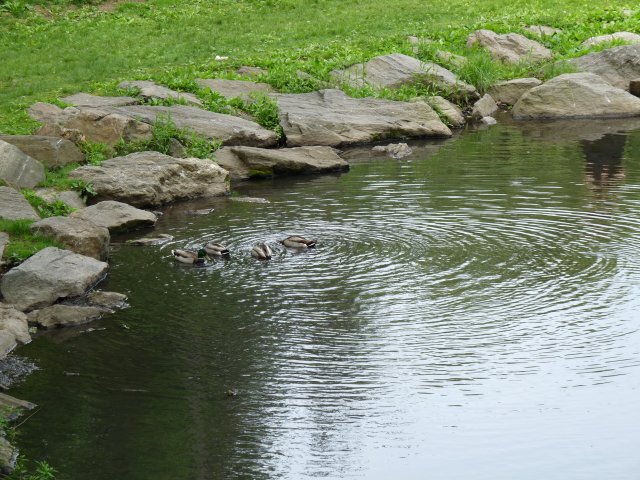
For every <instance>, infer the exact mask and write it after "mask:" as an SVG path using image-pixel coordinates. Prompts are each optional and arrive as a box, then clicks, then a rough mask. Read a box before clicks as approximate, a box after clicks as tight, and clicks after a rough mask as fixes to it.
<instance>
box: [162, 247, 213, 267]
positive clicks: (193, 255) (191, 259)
mask: <svg viewBox="0 0 640 480" xmlns="http://www.w3.org/2000/svg"><path fill="white" fill-rule="evenodd" d="M171 255H173V258H175V259H176V260H177V261H179V262H181V263H188V264H190V265H202V264H203V263H204V261H205V259H206V258H208V256H207V252H206V250H205V249H204V248H201V249H199V250H198V251H197V252H191V251H189V250H178V249H176V250H171Z"/></svg>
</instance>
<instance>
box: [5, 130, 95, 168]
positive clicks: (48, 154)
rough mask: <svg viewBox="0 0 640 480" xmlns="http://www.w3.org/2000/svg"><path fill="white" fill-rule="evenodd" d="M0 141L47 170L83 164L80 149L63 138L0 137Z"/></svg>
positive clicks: (36, 136)
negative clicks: (15, 148) (8, 144)
mask: <svg viewBox="0 0 640 480" xmlns="http://www.w3.org/2000/svg"><path fill="white" fill-rule="evenodd" d="M0 140H2V141H4V142H7V143H10V144H11V145H14V146H16V147H18V148H19V149H20V150H22V152H24V153H26V154H27V155H29V156H30V157H31V158H34V159H36V160H38V161H39V162H41V163H42V164H43V165H44V166H46V167H48V168H57V167H62V166H64V165H67V164H69V163H83V162H84V154H83V153H82V152H81V151H80V149H79V148H78V147H76V146H75V145H74V144H73V143H72V142H70V141H69V140H66V139H64V138H60V137H45V136H41V135H0Z"/></svg>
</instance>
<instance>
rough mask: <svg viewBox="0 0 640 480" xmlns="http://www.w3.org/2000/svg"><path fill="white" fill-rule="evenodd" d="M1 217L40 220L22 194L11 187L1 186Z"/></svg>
mask: <svg viewBox="0 0 640 480" xmlns="http://www.w3.org/2000/svg"><path fill="white" fill-rule="evenodd" d="M0 218H4V219H5V220H40V215H38V214H37V213H36V211H35V210H34V209H33V207H32V206H31V204H30V203H29V202H28V201H27V200H26V199H25V198H24V197H23V196H22V194H21V193H20V192H18V191H16V190H14V189H13V188H10V187H0Z"/></svg>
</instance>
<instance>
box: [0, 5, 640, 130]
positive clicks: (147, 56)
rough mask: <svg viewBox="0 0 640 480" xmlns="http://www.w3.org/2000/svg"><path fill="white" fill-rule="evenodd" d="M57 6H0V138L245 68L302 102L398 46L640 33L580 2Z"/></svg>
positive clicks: (527, 69)
mask: <svg viewBox="0 0 640 480" xmlns="http://www.w3.org/2000/svg"><path fill="white" fill-rule="evenodd" d="M64 3H65V2H62V3H44V6H42V5H40V6H34V4H30V3H27V0H4V1H3V2H0V5H3V6H4V10H5V13H4V14H3V15H0V58H2V59H3V62H2V65H0V131H3V132H6V133H29V132H30V131H31V129H32V128H33V127H34V126H35V125H36V124H35V122H33V121H30V120H28V118H27V116H26V114H25V108H26V107H27V106H28V105H30V104H32V103H33V102H35V101H38V100H51V99H54V98H57V97H58V96H60V95H64V94H70V93H75V92H77V91H81V90H83V91H92V92H96V93H112V92H114V91H115V88H114V87H115V85H116V84H117V82H118V81H120V80H122V79H131V78H151V79H156V80H159V81H162V82H164V83H166V84H169V85H170V86H173V87H178V88H180V87H181V88H186V89H190V88H193V80H194V79H195V78H197V77H198V76H225V75H228V72H230V71H233V69H234V68H235V67H238V66H240V65H243V64H249V65H255V66H260V67H264V68H267V69H269V75H268V77H267V78H266V79H265V80H266V81H268V82H269V83H271V84H273V85H274V86H275V87H277V88H279V89H281V90H283V91H308V90H310V89H313V88H315V87H316V86H317V85H314V84H313V82H309V81H305V80H300V79H298V78H297V77H296V75H295V73H296V71H297V70H302V71H304V72H307V73H309V74H311V75H313V76H314V77H316V78H318V79H320V80H328V79H329V72H330V71H331V70H332V69H334V68H340V67H344V66H347V65H350V64H353V63H355V62H360V61H364V60H368V59H370V58H371V57H373V56H376V55H380V54H385V53H390V52H402V53H407V54H411V46H410V44H409V43H408V41H407V40H406V37H407V36H408V35H415V36H418V37H426V38H430V39H432V40H435V41H436V46H437V47H438V48H443V49H446V50H449V51H452V52H455V53H466V54H468V52H467V51H466V49H465V41H466V37H467V35H468V33H469V32H471V31H473V30H475V29H478V28H489V29H493V30H495V31H497V32H500V33H503V32H509V31H516V32H522V31H523V30H522V28H523V27H524V26H526V25H530V24H544V25H551V26H554V27H557V28H560V29H562V30H563V33H562V34H560V35H558V36H554V37H550V38H547V39H545V40H544V43H545V44H546V45H547V46H548V47H550V48H551V49H552V50H553V51H554V52H556V54H557V55H559V56H561V57H566V56H574V55H578V54H580V53H581V51H582V50H581V48H580V43H581V42H582V41H583V40H584V39H586V38H588V37H589V36H592V35H597V34H602V33H610V32H615V31H620V30H629V31H638V30H640V13H639V12H637V11H636V8H637V7H636V6H635V3H634V2H631V1H623V0H611V1H610V2H608V5H607V6H606V7H599V6H595V4H594V3H593V2H585V1H583V0H515V1H513V2H509V4H505V2H501V1H499V0H485V1H482V2H471V1H469V0H435V1H433V2H429V5H426V4H425V3H424V2H422V1H420V0H392V1H386V2H382V1H379V0H366V1H365V0H217V1H214V0H196V1H190V2H176V1H170V0H149V1H147V2H144V3H121V4H118V5H115V6H113V5H112V6H111V9H112V11H102V10H100V9H99V8H98V7H96V6H90V5H89V6H87V5H85V6H81V7H74V8H72V9H70V8H69V6H68V5H65V4H64ZM8 6H9V7H10V8H9V7H8ZM7 12H12V13H7ZM434 50H435V49H434V48H433V47H428V46H426V47H424V48H422V49H421V51H420V52H419V53H418V56H419V57H420V58H422V59H424V60H431V59H433V55H434ZM216 56H221V57H229V59H228V60H225V61H216V60H215V57H216ZM472 60H473V61H472V65H471V66H470V67H467V68H465V69H464V70H462V71H458V72H457V73H459V74H460V75H461V76H462V77H463V79H465V80H467V81H469V82H470V83H474V84H475V85H476V86H480V87H482V86H484V85H488V84H490V83H492V82H493V81H495V80H497V79H498V78H510V77H516V76H521V75H525V74H526V75H532V74H535V75H537V76H542V75H544V74H543V73H542V72H541V71H540V69H539V67H531V66H519V67H504V66H500V65H497V64H494V63H493V62H491V61H490V60H488V58H487V57H486V55H484V54H483V53H482V52H476V53H474V54H473V55H472ZM453 70H455V68H453ZM479 83H481V84H482V85H478V84H479Z"/></svg>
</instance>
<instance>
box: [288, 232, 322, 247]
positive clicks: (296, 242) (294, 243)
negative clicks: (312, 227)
mask: <svg viewBox="0 0 640 480" xmlns="http://www.w3.org/2000/svg"><path fill="white" fill-rule="evenodd" d="M280 243H281V244H283V245H284V246H285V247H290V248H312V247H315V246H316V241H315V240H308V239H306V238H304V237H300V236H298V235H292V236H290V237H287V238H285V239H284V240H280Z"/></svg>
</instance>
